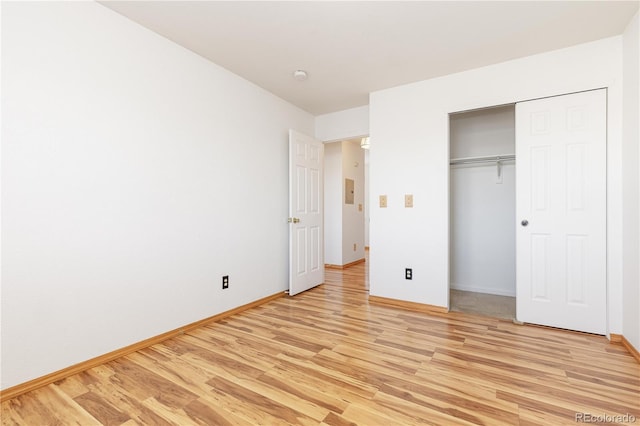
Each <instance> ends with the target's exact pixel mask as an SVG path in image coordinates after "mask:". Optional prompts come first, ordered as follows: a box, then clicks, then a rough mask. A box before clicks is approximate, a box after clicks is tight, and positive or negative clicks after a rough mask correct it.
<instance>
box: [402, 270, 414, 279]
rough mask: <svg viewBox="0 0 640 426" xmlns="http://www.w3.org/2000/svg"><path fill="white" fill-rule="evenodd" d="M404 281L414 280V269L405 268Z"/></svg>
mask: <svg viewBox="0 0 640 426" xmlns="http://www.w3.org/2000/svg"><path fill="white" fill-rule="evenodd" d="M404 279H405V280H412V279H413V269H411V268H405V270H404Z"/></svg>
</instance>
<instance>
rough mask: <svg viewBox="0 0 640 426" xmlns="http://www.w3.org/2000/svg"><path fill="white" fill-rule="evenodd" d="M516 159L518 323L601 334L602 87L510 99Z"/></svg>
mask: <svg viewBox="0 0 640 426" xmlns="http://www.w3.org/2000/svg"><path fill="white" fill-rule="evenodd" d="M516 156H517V157H516V158H517V161H518V165H517V170H516V194H517V195H516V217H517V221H518V223H517V224H516V226H517V232H516V250H517V255H516V259H517V260H516V263H517V265H516V269H517V273H516V276H517V286H516V293H517V317H518V320H519V321H522V322H529V323H535V324H542V325H548V326H552V327H560V328H566V329H571V330H578V331H585V332H590V333H597V334H604V333H605V332H606V299H607V298H606V289H607V284H606V90H604V89H602V90H594V91H589V92H582V93H576V94H571V95H564V96H557V97H553V98H546V99H538V100H534V101H529V102H522V103H519V104H517V105H516ZM524 221H526V222H524ZM525 223H526V226H525Z"/></svg>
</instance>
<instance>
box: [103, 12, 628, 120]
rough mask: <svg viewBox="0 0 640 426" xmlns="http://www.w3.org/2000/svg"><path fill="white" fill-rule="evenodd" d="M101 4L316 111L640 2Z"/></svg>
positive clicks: (494, 55) (573, 39) (544, 38)
mask: <svg viewBox="0 0 640 426" xmlns="http://www.w3.org/2000/svg"><path fill="white" fill-rule="evenodd" d="M101 4H103V5H104V6H106V7H108V8H110V9H113V10H114V11H116V12H118V13H120V14H122V15H124V16H126V17H128V18H130V19H131V20H133V21H135V22H138V23H139V24H141V25H143V26H145V27H147V28H149V29H150V30H152V31H155V32H156V33H158V34H160V35H162V36H164V37H166V38H168V39H170V40H172V41H174V42H176V43H178V44H180V45H182V46H184V47H186V48H187V49H190V50H192V51H193V52H195V53H197V54H199V55H201V56H203V57H205V58H208V59H210V60H211V61H213V62H215V63H216V64H218V65H220V66H222V67H224V68H226V69H228V70H229V71H231V72H233V73H235V74H238V75H240V76H242V77H244V78H245V79H247V80H249V81H252V82H253V83H255V84H256V85H258V86H260V87H263V88H264V89H266V90H268V91H270V92H272V93H274V94H276V95H277V96H279V97H281V98H283V99H285V100H287V101H289V102H291V103H293V104H294V105H297V106H298V107H300V108H302V109H304V110H306V111H308V112H310V113H312V114H314V115H318V114H324V113H329V112H334V111H339V110H343V109H347V108H352V107H357V106H361V105H366V104H368V102H369V93H370V92H373V91H376V90H380V89H386V88H389V87H394V86H398V85H401V84H406V83H411V82H415V81H420V80H426V79H429V78H433V77H438V76H442V75H446V74H450V73H454V72H459V71H463V70H467V69H472V68H477V67H481V66H485V65H490V64H494V63H498V62H503V61H506V60H510V59H515V58H519V57H523V56H528V55H532V54H536V53H541V52H545V51H549V50H554V49H560V48H563V47H568V46H572V45H576V44H579V43H584V42H588V41H593V40H597V39H600V38H604V37H609V36H614V35H618V34H621V33H623V32H624V29H625V27H626V25H627V23H628V22H629V21H630V20H631V18H632V17H633V15H634V14H635V12H636V11H637V10H638V5H639V4H640V2H639V1H584V2H583V1H506V2H505V1H408V2H404V1H373V2H369V1H281V2H272V1H256V2H248V1H103V2H101ZM297 69H303V70H306V71H307V72H308V79H307V80H306V81H304V82H301V81H297V80H295V79H294V78H293V76H292V74H293V71H295V70H297Z"/></svg>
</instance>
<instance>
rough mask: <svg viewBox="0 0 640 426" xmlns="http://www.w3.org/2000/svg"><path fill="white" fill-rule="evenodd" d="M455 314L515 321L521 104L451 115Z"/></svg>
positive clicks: (452, 294)
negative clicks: (517, 154)
mask: <svg viewBox="0 0 640 426" xmlns="http://www.w3.org/2000/svg"><path fill="white" fill-rule="evenodd" d="M449 135H450V138H449V152H450V198H449V199H450V210H449V211H450V223H451V227H450V245H449V247H450V264H449V265H450V272H449V276H450V285H449V288H450V295H449V300H450V309H451V310H452V311H458V312H467V313H473V314H480V315H486V316H492V317H496V318H503V319H515V316H516V258H515V248H516V247H515V246H516V237H515V227H514V225H513V224H514V221H515V206H516V192H515V183H516V180H515V178H516V176H515V169H516V165H515V104H511V105H503V106H500V107H494V108H486V109H481V110H473V111H465V112H460V113H455V114H451V115H450V116H449Z"/></svg>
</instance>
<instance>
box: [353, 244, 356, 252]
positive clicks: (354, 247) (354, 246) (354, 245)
mask: <svg viewBox="0 0 640 426" xmlns="http://www.w3.org/2000/svg"><path fill="white" fill-rule="evenodd" d="M356 247H357V246H356V243H353V251H356Z"/></svg>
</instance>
